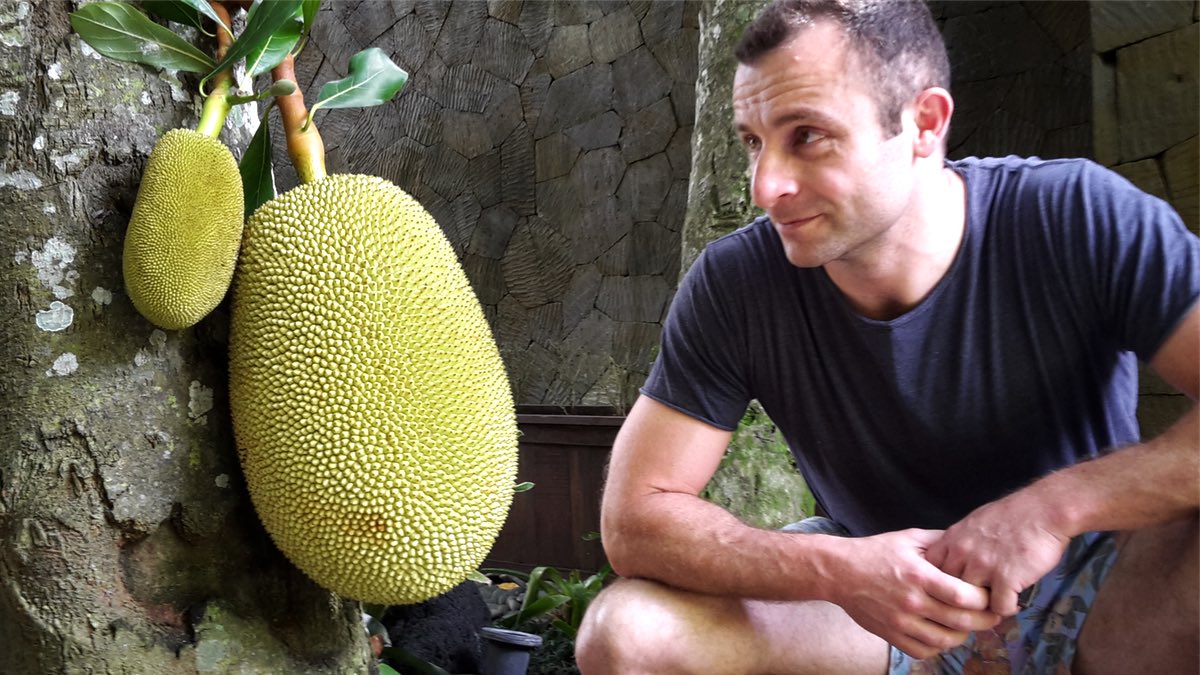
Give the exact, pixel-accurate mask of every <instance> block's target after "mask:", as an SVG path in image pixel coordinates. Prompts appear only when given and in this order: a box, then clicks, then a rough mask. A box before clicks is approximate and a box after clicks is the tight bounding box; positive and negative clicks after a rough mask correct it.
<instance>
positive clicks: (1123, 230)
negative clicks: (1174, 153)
mask: <svg viewBox="0 0 1200 675" xmlns="http://www.w3.org/2000/svg"><path fill="white" fill-rule="evenodd" d="M1081 180H1082V181H1083V182H1082V184H1081V188H1082V190H1081V194H1082V199H1083V200H1084V201H1085V205H1084V206H1085V209H1086V210H1087V211H1088V212H1089V213H1090V214H1091V216H1092V218H1091V222H1090V226H1089V227H1088V228H1086V229H1085V232H1086V235H1087V237H1088V238H1089V241H1088V242H1087V244H1086V245H1088V246H1090V247H1092V251H1093V256H1092V260H1093V261H1094V267H1093V268H1092V270H1091V272H1090V274H1091V277H1092V282H1093V288H1094V291H1093V292H1094V293H1095V300H1096V302H1097V304H1098V307H1099V311H1100V313H1101V318H1102V321H1104V323H1105V325H1106V326H1107V328H1108V330H1109V334H1110V335H1112V336H1113V338H1114V339H1115V340H1116V341H1117V346H1118V347H1119V348H1121V349H1124V350H1129V351H1132V352H1134V353H1135V354H1137V355H1138V358H1140V359H1142V360H1143V361H1149V360H1150V359H1151V358H1153V357H1154V355H1155V353H1157V352H1158V350H1159V348H1160V347H1161V346H1162V344H1163V342H1165V341H1166V339H1167V338H1168V337H1170V335H1171V333H1172V332H1173V331H1174V329H1175V327H1176V326H1178V324H1179V322H1180V321H1181V320H1182V319H1183V317H1184V316H1185V315H1186V314H1187V312H1188V311H1189V310H1190V309H1191V308H1192V307H1193V306H1194V305H1195V304H1196V301H1197V299H1198V298H1200V238H1198V237H1197V236H1196V235H1195V234H1193V233H1192V232H1190V231H1188V229H1187V228H1186V227H1185V226H1184V224H1183V221H1182V220H1181V219H1180V217H1179V215H1178V214H1177V213H1176V212H1175V210H1174V209H1173V208H1171V206H1170V205H1169V204H1167V203H1166V202H1164V201H1163V200H1161V199H1158V198H1157V197H1154V196H1151V195H1148V194H1146V193H1144V192H1142V191H1141V190H1138V189H1137V188H1136V187H1134V186H1133V185H1132V184H1131V183H1129V181H1127V180H1126V179H1124V178H1123V177H1121V176H1120V175H1118V174H1116V173H1114V172H1112V171H1109V170H1108V169H1104V168H1102V167H1100V166H1099V165H1096V164H1089V168H1088V169H1087V170H1086V171H1084V173H1083V175H1082V178H1081Z"/></svg>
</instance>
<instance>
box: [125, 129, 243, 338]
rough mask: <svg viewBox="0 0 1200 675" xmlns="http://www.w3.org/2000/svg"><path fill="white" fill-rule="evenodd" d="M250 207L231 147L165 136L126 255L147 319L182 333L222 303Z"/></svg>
mask: <svg viewBox="0 0 1200 675" xmlns="http://www.w3.org/2000/svg"><path fill="white" fill-rule="evenodd" d="M242 209H243V203H242V177H241V174H240V173H238V166H237V162H236V161H234V159H233V155H232V154H231V153H230V152H229V149H228V148H226V147H225V145H224V144H222V143H221V142H220V141H218V140H217V139H215V138H209V137H208V136H205V135H203V134H201V133H198V132H195V131H192V130H190V129H172V130H171V131H168V132H167V133H165V134H163V136H162V138H160V139H159V140H158V143H157V144H155V146H154V150H153V151H152V152H151V153H150V158H149V159H148V160H147V162H146V170H145V172H144V173H143V174H142V182H141V185H140V186H139V187H138V195H137V201H136V202H135V203H134V206H133V214H132V216H131V217H130V219H129V227H128V228H127V229H126V231H125V250H124V254H123V255H122V267H123V271H124V277H125V290H126V292H127V293H128V294H129V299H130V300H131V301H132V302H133V306H134V307H135V308H136V309H137V311H138V312H140V313H141V315H142V316H144V317H146V318H147V319H149V320H150V322H151V323H153V324H154V325H156V326H158V327H160V328H165V329H167V330H177V329H180V328H187V327H188V326H191V325H193V324H195V323H196V322H198V321H200V319H203V318H204V317H205V316H207V315H208V314H209V312H211V311H213V309H215V308H216V306H217V305H218V304H220V303H221V299H222V298H224V297H225V293H226V292H227V291H228V290H229V283H230V281H231V280H232V279H233V268H234V266H235V264H236V263H237V256H238V247H239V246H240V245H241V240H242V221H243V213H242Z"/></svg>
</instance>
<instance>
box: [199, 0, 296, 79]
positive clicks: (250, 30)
mask: <svg viewBox="0 0 1200 675" xmlns="http://www.w3.org/2000/svg"><path fill="white" fill-rule="evenodd" d="M299 6H300V0H270V2H264V3H262V4H261V5H259V6H258V11H256V12H255V13H254V17H253V19H254V20H253V21H251V20H250V17H249V16H247V19H246V30H244V31H242V34H241V35H239V36H238V39H237V40H234V42H233V44H232V45H230V46H229V51H227V52H225V58H223V59H221V62H220V63H218V64H217V65H216V66H214V67H213V68H212V72H210V73H209V74H208V75H205V76H204V81H205V82H207V81H208V79H209V78H210V77H212V76H213V75H216V74H217V73H219V72H221V71H222V70H225V69H226V68H229V67H230V66H232V65H233V64H235V63H237V62H238V60H239V59H241V58H242V57H243V56H246V55H247V54H249V53H250V52H252V51H254V50H256V49H259V48H261V47H262V46H263V45H264V44H266V43H267V42H268V41H269V40H270V39H271V36H272V35H274V34H275V31H277V30H279V28H280V26H282V25H283V24H285V23H286V22H287V21H289V20H290V19H291V18H292V17H293V16H295V15H296V8H297V7H299ZM200 84H201V88H203V86H204V82H201V83H200Z"/></svg>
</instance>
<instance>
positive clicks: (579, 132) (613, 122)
mask: <svg viewBox="0 0 1200 675" xmlns="http://www.w3.org/2000/svg"><path fill="white" fill-rule="evenodd" d="M623 125H624V122H622V121H621V116H620V115H618V114H617V113H615V112H613V111H611V110H607V111H605V112H602V113H600V114H599V115H596V116H595V117H593V118H592V119H590V120H587V121H586V122H580V123H579V124H576V125H575V126H573V127H570V128H569V129H567V131H566V134H567V136H568V137H570V139H571V140H573V141H575V142H576V143H577V144H579V147H580V148H582V149H584V150H596V149H598V148H604V147H607V146H610V145H616V144H617V141H618V140H620V138H621V127H622V126H623Z"/></svg>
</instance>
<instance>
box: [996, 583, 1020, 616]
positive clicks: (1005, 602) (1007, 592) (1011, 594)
mask: <svg viewBox="0 0 1200 675" xmlns="http://www.w3.org/2000/svg"><path fill="white" fill-rule="evenodd" d="M1019 595H1020V594H1019V593H1018V592H1017V591H1015V590H1013V589H1009V588H993V589H992V592H991V596H992V611H993V612H995V613H996V614H999V615H1000V616H1012V615H1013V614H1016V613H1017V612H1019V611H1021V603H1020V601H1019Z"/></svg>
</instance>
